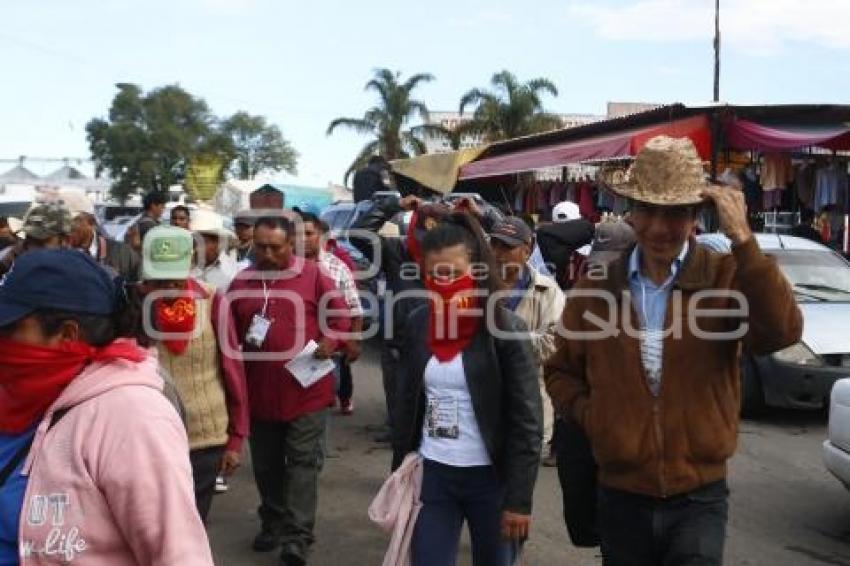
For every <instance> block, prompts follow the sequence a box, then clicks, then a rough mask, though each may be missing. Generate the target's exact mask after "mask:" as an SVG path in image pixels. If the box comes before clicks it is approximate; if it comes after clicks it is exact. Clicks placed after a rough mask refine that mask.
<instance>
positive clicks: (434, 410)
mask: <svg viewBox="0 0 850 566" xmlns="http://www.w3.org/2000/svg"><path fill="white" fill-rule="evenodd" d="M457 405H458V403H457V397H455V396H454V395H441V396H439V397H434V398H432V399H429V400H428V410H427V412H426V413H425V422H426V423H427V425H428V437H429V438H446V439H451V440H456V439H457V438H459V437H460V426H459V424H458V408H457Z"/></svg>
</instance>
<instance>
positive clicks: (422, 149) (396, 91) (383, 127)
mask: <svg viewBox="0 0 850 566" xmlns="http://www.w3.org/2000/svg"><path fill="white" fill-rule="evenodd" d="M433 80H434V76H433V75H431V74H428V73H418V74H415V75H413V76H411V77H409V78H408V79H407V80H405V81H402V77H401V73H400V72H393V71H390V70H389V69H377V70H376V71H375V76H374V78H373V79H372V80H370V81H369V82H368V83H366V90H367V91H369V90H371V91H375V92H376V93H377V94H378V103H377V104H376V105H375V106H373V107H372V108H369V109H368V110H366V112H365V113H364V114H363V117H362V118H337V119H336V120H334V121H332V122H331V123H330V125H329V126H328V130H327V135H331V134H332V133H333V132H334V131H335V130H336V129H337V128H340V127H344V128H348V129H351V130H354V131H355V132H357V133H359V134H363V135H368V136H371V137H372V140H371V141H370V142H369V143H367V144H366V145H365V146H364V147H363V148H362V149H361V150H360V153H359V154H358V155H357V157H356V158H355V160H354V162H353V163H352V164H351V166H350V167H349V168H348V171H346V172H345V180H346V181H347V180H348V177H349V176H350V175H351V174H352V173H353V172H354V171H356V170H357V169H360V168H361V167H363V166H365V165H366V163H367V162H368V161H369V158H370V157H371V156H373V155H381V156H383V157H384V158H386V159H387V161H392V160H393V159H402V158H407V157H410V156H412V155H422V154H423V153H426V151H427V148H426V146H425V142H424V141H423V139H422V138H423V136H425V135H436V136H440V135H442V134H443V129H442V128H441V127H439V126H435V125H430V124H428V123H427V122H428V107H427V106H426V104H425V103H424V102H422V101H421V100H417V99H415V98H413V96H412V94H413V91H414V90H415V89H416V87H418V86H419V85H421V84H423V83H428V82H431V81H433ZM417 120H420V121H421V122H424V123H422V124H419V125H415V126H411V125H410V124H411V123H412V122H414V121H417Z"/></svg>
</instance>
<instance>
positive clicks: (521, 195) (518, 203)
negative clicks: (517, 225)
mask: <svg viewBox="0 0 850 566" xmlns="http://www.w3.org/2000/svg"><path fill="white" fill-rule="evenodd" d="M524 200H525V187H517V190H516V196H515V197H514V207H513V208H514V212H522V211H523V210H524V209H523V206H522V205H523V202H524Z"/></svg>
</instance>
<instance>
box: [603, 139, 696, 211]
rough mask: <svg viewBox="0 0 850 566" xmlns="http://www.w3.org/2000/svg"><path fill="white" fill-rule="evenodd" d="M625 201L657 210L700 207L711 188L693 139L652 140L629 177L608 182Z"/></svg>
mask: <svg viewBox="0 0 850 566" xmlns="http://www.w3.org/2000/svg"><path fill="white" fill-rule="evenodd" d="M605 184H607V185H608V186H609V187H610V188H611V190H612V191H614V192H615V193H617V194H618V195H620V196H622V197H626V198H628V199H631V200H636V201H639V202H645V203H648V204H654V205H657V206H681V205H689V204H699V203H701V202H703V201H704V200H705V199H704V198H703V197H702V196H701V195H700V193H701V192H702V190H703V189H705V188H708V187H709V186H711V185H710V184H709V183H708V181H707V180H706V178H705V171H704V169H703V167H702V160H701V159H700V156H699V154H698V153H697V150H696V147H694V143H693V142H692V141H691V140H690V139H689V138H671V137H668V136H658V137H655V138H652V139H651V140H649V141H648V142H647V144H646V146H645V147H644V148H643V149H642V150H640V152H639V153H638V154H637V157H635V161H634V163H632V166H631V167H630V168H629V170H628V171H627V172H625V174H623V173H622V172H620V174H619V175H616V174H614V175H613V177H611V178H609V179H606V183H605Z"/></svg>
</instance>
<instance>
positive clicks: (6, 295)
mask: <svg viewBox="0 0 850 566" xmlns="http://www.w3.org/2000/svg"><path fill="white" fill-rule="evenodd" d="M115 304H116V292H115V283H114V282H113V280H112V276H111V275H110V274H109V273H108V272H107V271H106V270H105V269H103V268H102V267H101V266H100V265H98V264H97V262H95V261H94V260H93V259H92V258H91V257H89V255H88V254H86V253H83V252H81V251H78V250H34V251H31V252H27V253H25V254H23V255H21V256H20V257H18V258H17V259H16V260H15V263H13V264H12V267H11V268H10V269H9V271H8V272H7V273H6V275H4V276H3V278H2V279H0V326H8V325H10V324H12V323H14V322H17V321H18V320H20V319H22V318H24V317H25V316H28V315H29V314H31V313H33V312H35V311H37V310H40V309H52V310H58V311H63V312H71V313H81V314H99V315H109V314H112V313H113V311H114V310H115Z"/></svg>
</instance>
